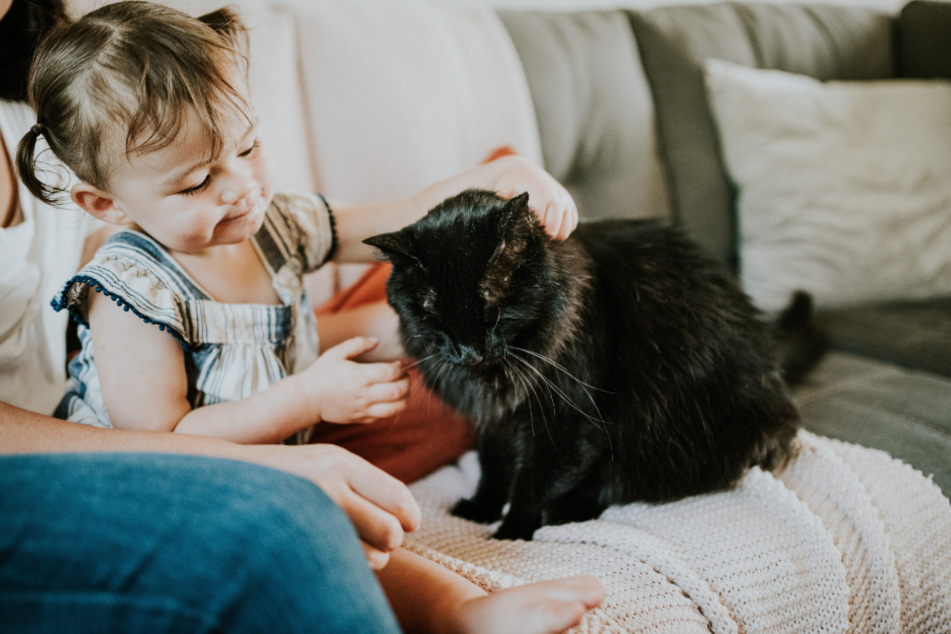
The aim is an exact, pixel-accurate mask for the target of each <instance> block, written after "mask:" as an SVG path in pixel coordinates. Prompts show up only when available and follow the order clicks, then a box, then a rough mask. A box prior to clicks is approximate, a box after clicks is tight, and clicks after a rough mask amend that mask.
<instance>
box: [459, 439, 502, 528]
mask: <svg viewBox="0 0 951 634" xmlns="http://www.w3.org/2000/svg"><path fill="white" fill-rule="evenodd" d="M478 449H479V467H480V468H481V469H482V474H481V476H480V477H479V485H478V486H477V487H476V492H475V494H474V495H473V496H472V497H471V498H469V499H463V500H459V501H458V502H456V504H455V505H454V506H453V507H452V514H453V515H455V516H456V517H461V518H463V519H467V520H471V521H473V522H479V523H480V524H491V523H492V522H494V521H496V520H498V519H499V518H500V517H502V509H503V508H504V507H505V503H506V502H507V501H508V493H509V489H510V488H511V482H512V474H513V471H514V470H513V467H512V464H513V458H514V457H513V456H511V451H510V450H509V448H508V445H507V444H506V443H505V442H504V441H502V439H500V438H499V437H497V436H495V435H493V434H488V433H480V434H479V438H478Z"/></svg>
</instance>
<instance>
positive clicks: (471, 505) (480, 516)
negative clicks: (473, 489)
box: [450, 500, 502, 524]
mask: <svg viewBox="0 0 951 634" xmlns="http://www.w3.org/2000/svg"><path fill="white" fill-rule="evenodd" d="M450 512H451V513H452V514H453V515H455V516H456V517H461V518H462V519H464V520H470V521H472V522H478V523H479V524H491V523H492V522H494V521H496V520H497V519H499V518H500V517H502V512H501V511H497V510H495V509H494V508H490V507H488V506H486V505H485V504H478V503H476V502H473V501H472V500H459V501H458V502H456V503H455V505H454V506H453V507H452V510H451V511H450Z"/></svg>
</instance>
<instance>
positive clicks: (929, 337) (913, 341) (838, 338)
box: [818, 297, 951, 460]
mask: <svg viewBox="0 0 951 634" xmlns="http://www.w3.org/2000/svg"><path fill="white" fill-rule="evenodd" d="M818 318H819V320H820V322H821V326H822V328H823V330H825V331H826V332H827V333H829V335H830V338H831V340H832V343H833V345H834V346H835V347H836V348H839V349H841V350H847V351H849V352H854V353H856V354H861V355H865V356H868V357H871V358H874V359H879V360H882V361H888V362H891V363H895V364H898V365H901V366H904V367H907V368H912V369H917V370H925V371H928V372H935V373H938V374H942V375H944V376H946V377H949V378H951V297H949V298H945V299H937V300H931V301H925V302H915V303H907V302H906V303H896V304H885V305H878V306H862V307H857V308H848V309H842V310H835V311H829V312H826V313H822V314H820V315H819V316H818ZM947 416H948V418H949V419H951V410H949V411H948V413H947ZM949 460H951V457H949Z"/></svg>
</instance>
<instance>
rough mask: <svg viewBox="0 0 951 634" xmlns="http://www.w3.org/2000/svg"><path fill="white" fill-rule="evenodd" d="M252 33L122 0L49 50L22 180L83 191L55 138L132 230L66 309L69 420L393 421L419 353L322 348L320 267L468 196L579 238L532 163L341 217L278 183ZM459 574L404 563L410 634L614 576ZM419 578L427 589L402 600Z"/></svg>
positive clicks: (64, 303)
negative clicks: (528, 211)
mask: <svg viewBox="0 0 951 634" xmlns="http://www.w3.org/2000/svg"><path fill="white" fill-rule="evenodd" d="M240 31H241V28H240V24H239V22H238V21H237V19H236V18H235V16H234V15H232V14H231V13H230V12H229V11H227V10H219V11H216V12H214V13H211V14H209V15H206V16H203V17H202V18H198V19H195V18H191V17H189V16H187V15H185V14H183V13H180V12H178V11H175V10H172V9H170V8H167V7H164V6H162V5H157V4H152V3H147V2H119V3H116V4H112V5H107V6H105V7H103V8H101V9H99V10H97V11H94V12H92V13H90V14H88V15H87V16H85V17H84V18H82V19H80V20H78V21H77V22H74V23H69V24H65V25H64V26H63V27H61V28H59V29H58V30H56V31H54V32H53V33H51V34H50V36H49V37H48V38H47V39H46V40H45V41H44V43H43V45H41V47H40V48H39V49H38V51H37V54H36V57H35V59H34V65H33V69H32V73H31V82H30V99H31V104H32V105H33V107H34V109H35V111H36V115H37V124H36V125H34V126H33V128H32V130H31V131H30V133H29V134H27V135H26V136H25V137H24V138H23V140H22V141H21V143H20V146H19V150H18V155H17V165H18V169H19V173H20V175H21V178H22V180H23V181H24V183H25V184H26V186H27V187H28V188H29V190H30V191H31V192H32V193H33V194H35V195H36V196H38V197H39V198H41V199H43V200H45V201H47V202H49V203H55V202H57V199H58V196H59V195H60V194H61V193H63V192H64V189H63V188H58V187H57V186H56V185H53V184H50V183H48V182H46V180H45V176H44V174H45V172H43V171H42V170H41V169H39V166H38V165H37V149H36V144H37V141H38V139H39V137H40V136H42V137H43V138H44V139H45V141H46V143H47V144H48V145H49V148H50V149H51V150H52V152H53V153H54V154H55V155H56V156H57V157H58V158H59V159H60V160H61V161H62V162H63V163H64V164H65V165H66V166H67V167H69V168H70V169H71V170H72V171H73V173H75V175H76V177H77V178H78V181H79V182H78V183H77V184H75V185H73V186H72V187H70V188H69V194H70V196H71V198H72V200H73V201H74V202H75V203H76V204H78V205H79V206H80V207H82V208H83V209H84V210H86V211H87V212H88V213H89V214H91V215H92V216H94V217H96V218H98V219H99V220H102V221H104V222H106V223H109V224H112V225H117V226H120V227H123V230H121V231H118V232H117V233H115V234H114V235H113V236H112V237H110V238H109V240H107V241H106V243H105V244H104V245H103V246H102V248H100V250H99V251H98V252H97V254H96V255H95V257H94V258H93V260H92V261H91V262H90V263H89V264H88V265H87V266H86V267H84V268H83V269H82V270H81V271H80V272H79V273H78V274H77V275H76V276H75V277H73V278H72V279H71V280H69V282H68V283H67V284H66V285H65V287H64V289H63V291H62V292H61V293H60V294H59V295H58V296H57V297H56V298H54V300H53V304H54V306H55V307H56V308H57V309H68V310H69V311H70V312H71V313H72V315H73V317H74V318H75V319H76V321H77V322H78V332H79V337H80V341H81V344H82V349H81V351H80V352H79V354H78V355H77V356H76V357H75V359H74V360H73V361H72V362H71V365H70V373H71V376H72V380H73V383H72V388H71V389H70V390H69V392H68V393H67V395H66V396H65V398H64V399H63V401H62V403H61V405H60V409H59V414H60V415H62V416H63V417H68V418H69V419H70V420H75V421H78V422H84V423H89V424H93V425H99V426H104V427H117V428H135V429H146V430H153V431H166V432H168V431H174V432H184V433H191V434H201V435H210V436H217V437H221V438H225V439H229V440H233V441H236V442H242V443H273V442H281V441H284V440H286V439H288V438H290V437H292V436H294V435H295V434H297V433H298V432H302V431H304V430H306V429H308V428H310V427H312V426H313V425H314V424H316V423H318V422H320V421H326V422H335V423H362V422H371V421H373V420H376V419H378V418H381V417H387V416H391V415H393V414H395V413H397V412H398V411H400V410H401V409H402V408H403V407H404V406H405V398H406V393H407V390H408V388H409V385H408V380H407V378H406V376H405V375H404V372H403V368H402V366H401V364H400V363H399V362H398V361H393V362H388V363H361V362H358V361H355V360H354V359H356V358H357V357H360V355H362V354H364V353H367V352H369V351H370V350H372V349H373V348H374V347H375V346H376V345H377V340H375V339H373V338H369V337H357V338H353V339H350V340H347V341H345V342H343V343H342V344H340V345H338V346H335V347H333V348H331V349H329V350H327V351H326V352H324V354H323V355H321V356H319V357H318V356H317V338H316V327H315V324H314V316H313V312H312V310H311V308H310V306H309V304H308V302H307V299H306V297H305V295H304V291H303V285H302V280H301V276H302V275H303V274H305V273H307V272H309V271H312V270H314V269H316V268H318V267H319V266H321V264H323V263H324V262H326V261H328V260H330V259H331V258H333V259H336V260H339V261H370V260H371V259H372V257H373V252H372V249H371V248H370V247H367V246H366V245H363V244H362V240H363V238H365V237H367V236H370V235H373V234H376V233H379V232H382V231H391V230H395V229H398V228H400V227H402V226H404V225H406V224H408V223H410V222H412V221H414V220H416V219H417V218H418V217H420V216H421V215H422V214H423V213H425V211H426V210H427V209H428V208H430V207H432V206H433V205H434V204H436V203H437V202H439V201H440V200H442V199H443V198H445V197H447V196H449V195H452V194H454V193H457V192H458V191H461V190H462V189H465V188H467V187H482V188H486V189H494V190H496V191H499V192H500V193H501V194H503V195H506V194H508V195H511V194H513V193H515V191H516V190H522V191H528V192H529V193H530V197H531V200H533V201H535V202H536V203H537V204H538V213H539V215H540V216H541V218H542V219H543V221H544V222H545V224H546V226H547V227H548V228H549V231H550V232H552V233H553V234H555V235H557V236H559V237H564V235H567V233H569V232H570V231H571V229H572V228H573V227H574V224H575V223H576V221H577V214H576V212H575V210H574V206H573V203H572V202H571V199H570V197H569V196H568V195H567V193H566V192H565V191H564V189H563V188H562V187H561V186H560V185H558V184H557V183H556V182H555V181H554V180H553V179H551V177H550V176H549V175H548V174H546V173H545V172H544V171H542V170H541V169H539V168H537V167H535V166H534V165H532V164H530V163H529V162H527V161H524V160H522V159H518V158H511V159H502V160H500V161H495V162H493V163H490V164H487V165H485V166H481V167H478V168H475V169H473V170H471V171H469V172H466V173H463V174H461V175H459V176H457V177H455V178H452V179H449V180H447V181H444V182H442V183H438V184H437V185H434V186H433V187H430V188H428V189H427V190H424V191H423V192H421V193H420V194H418V195H416V196H414V197H412V198H410V199H408V200H404V201H397V202H394V203H389V204H382V205H375V206H361V207H356V206H352V207H347V208H342V207H340V206H339V205H337V204H336V203H335V204H334V207H335V208H337V209H338V211H340V213H338V214H336V215H334V214H333V213H332V211H331V205H330V204H329V203H328V202H327V201H326V200H325V199H324V198H323V197H322V196H320V195H313V194H284V193H275V192H274V190H273V176H274V167H273V163H272V160H271V156H270V154H269V153H268V149H267V145H266V143H265V141H264V139H263V138H262V136H261V134H260V131H259V129H258V125H257V119H256V116H255V113H254V109H253V107H252V105H251V104H250V102H249V99H248V88H247V82H246V77H245V73H244V70H245V69H244V64H245V62H244V58H243V57H242V56H241V54H240V53H239V52H238V47H237V45H236V40H237V36H238V34H239V33H240ZM394 336H395V333H394ZM447 572H448V571H446V570H445V569H442V568H441V567H439V566H435V565H433V564H431V563H430V562H428V561H427V560H424V559H422V558H421V557H417V556H415V555H412V554H411V553H408V552H406V551H401V552H400V554H399V556H394V557H393V560H392V561H391V563H390V565H389V566H388V567H387V569H386V571H385V573H383V574H381V579H382V580H383V582H384V585H385V586H386V585H387V584H390V585H391V586H392V588H393V589H394V591H392V592H390V596H391V599H393V601H394V608H395V609H396V611H397V614H398V616H400V618H401V620H402V621H403V623H404V625H405V626H411V627H413V628H414V629H415V627H416V626H417V625H422V626H426V627H428V626H430V625H432V627H430V628H429V629H443V628H444V629H456V628H462V629H465V628H466V627H468V628H469V629H470V630H471V631H505V630H500V629H497V628H496V625H499V624H504V625H505V629H506V630H510V631H525V632H530V631H558V630H560V629H564V628H565V627H568V626H569V625H571V624H572V623H574V622H576V621H577V620H578V619H580V617H581V614H582V613H583V612H584V610H586V609H588V608H589V607H591V606H593V605H596V604H597V602H598V601H599V600H600V596H601V592H600V587H599V586H598V585H597V582H596V581H594V580H592V579H590V578H580V579H578V578H576V579H570V580H562V581H555V582H548V583H546V584H535V585H532V586H523V587H521V588H516V589H514V590H511V591H508V592H507V593H499V594H496V595H492V596H490V597H486V596H484V593H482V591H481V590H479V589H478V588H477V587H475V586H473V585H471V584H469V583H468V582H467V581H465V580H464V579H462V578H461V577H458V576H456V575H453V574H452V573H449V574H448V576H447V574H446V573H447ZM407 587H415V588H417V589H418V590H420V591H419V592H416V593H415V596H413V594H414V593H410V594H409V595H407V594H406V593H403V592H398V590H400V589H405V588H407ZM426 588H429V589H438V591H433V592H429V593H427V592H426V591H425V589H426ZM419 597H426V598H432V600H433V602H435V603H437V604H438V605H434V604H433V602H430V603H428V604H427V605H420V604H419V601H417V600H416V599H418V598H419ZM474 615H478V618H475V617H474ZM417 619H433V620H434V621H435V623H434V624H431V623H420V622H419V621H417ZM473 620H475V621H477V622H475V623H474V622H473Z"/></svg>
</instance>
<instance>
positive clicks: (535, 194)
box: [484, 155, 578, 240]
mask: <svg viewBox="0 0 951 634" xmlns="http://www.w3.org/2000/svg"><path fill="white" fill-rule="evenodd" d="M484 167H485V169H486V170H488V171H489V172H490V174H488V176H489V178H490V180H491V181H492V182H490V184H489V185H488V186H487V187H486V189H491V190H493V191H495V192H496V193H497V194H498V195H499V196H502V197H503V198H513V197H515V196H518V195H519V194H521V193H523V192H528V206H529V207H530V208H531V210H532V211H533V212H535V215H536V216H538V220H539V221H540V222H541V223H542V226H543V227H545V231H546V232H547V233H548V235H550V236H551V237H552V238H554V239H556V240H564V239H565V238H567V237H568V236H569V235H571V232H572V231H574V230H575V227H577V226H578V208H577V207H576V206H575V201H574V199H573V198H572V197H571V194H569V193H568V190H567V189H565V187H564V186H563V185H562V184H561V183H559V182H558V181H556V180H555V179H554V177H553V176H552V175H551V174H549V173H548V172H546V171H545V170H543V169H542V168H541V167H539V166H538V165H536V164H535V163H533V162H532V161H530V160H528V159H527V158H524V157H522V156H517V155H512V156H505V157H502V158H498V159H495V160H494V161H492V162H490V163H486V164H485V166H484Z"/></svg>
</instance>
